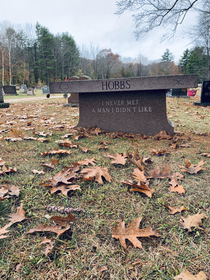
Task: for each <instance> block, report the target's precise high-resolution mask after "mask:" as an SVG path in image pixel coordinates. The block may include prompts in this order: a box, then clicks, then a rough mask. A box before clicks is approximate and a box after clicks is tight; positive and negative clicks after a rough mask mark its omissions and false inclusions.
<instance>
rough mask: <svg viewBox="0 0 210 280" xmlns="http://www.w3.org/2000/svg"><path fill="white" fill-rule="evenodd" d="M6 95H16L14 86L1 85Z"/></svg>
mask: <svg viewBox="0 0 210 280" xmlns="http://www.w3.org/2000/svg"><path fill="white" fill-rule="evenodd" d="M3 89H4V93H5V94H6V95H17V92H16V86H3Z"/></svg>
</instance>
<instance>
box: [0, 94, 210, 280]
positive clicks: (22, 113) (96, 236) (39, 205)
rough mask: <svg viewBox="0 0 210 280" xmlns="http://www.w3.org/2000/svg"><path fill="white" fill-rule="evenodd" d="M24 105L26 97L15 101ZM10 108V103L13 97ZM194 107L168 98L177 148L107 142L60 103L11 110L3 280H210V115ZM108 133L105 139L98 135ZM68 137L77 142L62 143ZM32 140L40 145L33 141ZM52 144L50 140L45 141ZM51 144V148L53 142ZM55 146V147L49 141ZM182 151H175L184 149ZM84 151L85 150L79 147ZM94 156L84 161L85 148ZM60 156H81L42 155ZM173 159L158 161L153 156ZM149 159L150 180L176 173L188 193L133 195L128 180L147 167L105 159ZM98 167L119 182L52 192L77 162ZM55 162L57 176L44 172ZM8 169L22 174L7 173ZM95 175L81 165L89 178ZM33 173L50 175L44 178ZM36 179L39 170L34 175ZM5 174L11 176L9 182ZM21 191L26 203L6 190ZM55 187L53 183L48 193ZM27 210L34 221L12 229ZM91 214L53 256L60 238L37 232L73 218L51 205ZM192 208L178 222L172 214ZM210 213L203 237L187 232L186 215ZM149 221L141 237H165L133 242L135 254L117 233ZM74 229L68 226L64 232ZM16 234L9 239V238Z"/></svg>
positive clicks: (4, 126)
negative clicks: (202, 279) (182, 279)
mask: <svg viewBox="0 0 210 280" xmlns="http://www.w3.org/2000/svg"><path fill="white" fill-rule="evenodd" d="M13 98H16V97H13ZM5 99H7V98H5ZM199 100H200V97H199V96H196V97H194V98H190V99H186V98H180V99H178V98H167V111H168V118H169V119H170V120H171V121H173V122H174V125H175V132H176V133H175V136H174V138H173V139H170V140H167V139H162V140H157V139H155V137H154V136H151V137H142V136H140V135H131V134H122V133H121V134H119V133H101V132H100V131H99V130H95V129H94V128H93V129H92V130H85V131H83V132H82V131H79V130H75V129H73V126H75V125H76V124H77V122H78V115H79V109H78V108H71V107H63V105H62V102H63V100H62V101H61V100H53V99H52V100H50V99H46V100H44V101H37V102H28V103H18V104H10V107H9V108H7V109H1V110H0V139H1V140H0V164H1V165H0V198H1V197H5V196H7V195H8V196H10V197H9V198H6V199H4V200H1V199H0V278H1V279H40V280H41V279H62V280H63V279H145V280H150V279H151V280H154V279H168V280H170V279H173V278H174V277H175V276H176V275H178V274H180V273H181V271H182V270H183V269H187V270H188V271H189V272H190V273H191V274H193V275H196V274H198V273H199V272H200V271H203V273H205V275H206V276H207V277H209V275H210V179H209V170H210V132H209V125H210V107H196V106H193V101H199ZM113 121H114V119H113ZM97 133H98V135H97ZM66 134H71V135H68V136H69V138H61V137H62V136H64V135H66ZM24 137H28V138H29V137H33V138H31V140H29V139H28V140H26V138H24ZM40 138H42V139H40ZM47 139H48V140H47ZM58 140H68V141H71V142H72V143H73V144H74V145H76V146H75V147H72V148H69V147H60V146H59V145H58V143H57V142H56V141H58ZM45 141H46V142H45ZM176 143H177V145H174V144H176ZM79 146H80V147H79ZM81 146H82V147H83V148H89V149H90V150H89V151H87V152H84V151H83V150H82V148H81ZM55 149H58V150H60V149H62V150H67V151H71V154H62V153H60V154H59V153H58V154H53V155H50V154H49V153H48V154H46V155H45V156H44V155H43V156H41V153H44V152H50V151H52V150H54V151H55ZM153 149H154V150H156V151H159V150H160V149H162V150H166V152H167V153H163V154H162V155H159V156H157V155H154V154H152V153H151V151H152V150H153ZM135 150H138V154H139V158H141V157H143V158H145V157H149V158H150V159H151V160H152V161H153V162H152V163H145V167H146V169H145V175H146V176H148V174H149V173H150V172H151V170H154V169H155V168H156V167H159V169H160V170H162V169H163V168H164V167H165V166H167V167H170V168H171V173H174V172H179V173H181V174H182V175H183V176H184V177H183V179H182V180H179V185H181V186H183V188H184V190H185V194H183V193H182V194H179V193H178V192H171V191H170V186H171V185H170V184H169V183H170V181H171V180H170V179H169V178H164V179H154V178H151V179H150V182H149V188H150V189H152V188H154V189H155V192H154V193H153V194H152V197H151V198H150V197H148V196H146V195H145V194H142V193H139V192H131V191H129V187H128V186H127V185H125V184H123V183H122V182H121V181H128V180H133V182H134V178H133V177H132V173H133V172H134V169H136V168H137V166H136V165H134V164H133V163H131V162H130V161H129V159H127V162H126V164H125V165H120V164H112V163H111V161H112V160H113V159H110V158H108V157H105V156H104V154H105V153H109V154H111V155H115V154H116V153H117V154H118V153H127V152H129V153H132V154H133V153H134V152H135ZM93 158H94V160H95V166H101V167H102V168H107V171H108V173H109V174H110V175H111V177H112V180H111V182H109V181H107V180H105V179H104V180H103V184H99V183H98V182H97V181H95V180H93V181H82V180H81V179H80V180H77V181H76V183H75V184H76V185H79V186H80V190H78V189H77V190H71V191H69V192H68V196H66V195H64V194H61V193H60V192H55V193H51V191H50V190H51V187H46V186H44V184H41V183H45V182H47V181H49V180H50V178H51V177H53V176H55V175H56V174H57V173H58V172H60V171H62V170H64V167H71V166H72V165H73V163H77V162H78V161H81V160H84V159H93ZM52 159H59V160H60V161H59V163H57V164H56V165H55V167H54V169H52V168H49V167H44V166H43V164H45V163H49V162H50V161H51V160H52ZM185 160H188V161H189V162H190V163H191V164H193V165H197V164H198V163H199V162H201V161H204V162H205V163H204V164H203V165H202V167H206V170H200V171H198V172H197V173H195V174H190V173H186V172H183V171H182V170H181V169H180V166H185ZM3 161H4V162H5V163H4V165H5V167H6V168H7V170H9V167H11V168H12V169H14V168H16V169H17V171H16V172H9V171H8V172H6V171H5V172H2V170H3V169H4V168H3ZM92 167H93V166H91V165H89V166H85V165H80V167H79V168H80V170H82V169H84V168H92ZM32 170H36V171H44V172H45V173H44V174H34V173H33V171H32ZM34 172H35V171H34ZM2 173H3V174H2ZM8 185H14V186H16V187H19V191H20V193H19V195H18V194H16V195H12V194H10V193H7V194H4V191H5V188H2V186H8ZM45 185H46V184H45ZM21 204H22V205H23V210H24V211H25V217H26V219H25V218H23V220H21V221H19V220H17V222H16V223H13V224H12V225H11V226H10V227H8V228H7V230H8V232H7V233H5V234H2V232H1V230H2V228H3V227H4V226H6V225H7V224H8V223H9V219H10V217H9V215H11V214H14V213H17V209H18V207H20V206H21ZM49 205H50V206H60V207H69V208H81V209H84V210H85V212H81V211H80V212H73V213H72V214H73V215H74V217H75V219H76V221H75V222H71V223H68V224H69V225H70V228H69V229H68V230H66V231H65V232H64V234H62V235H60V236H59V237H58V238H57V239H56V241H55V243H54V244H53V248H51V249H52V250H51V249H49V253H47V252H45V249H46V248H49V243H43V244H41V242H42V241H43V240H45V241H46V239H44V238H47V239H48V241H47V242H50V241H49V240H53V239H55V238H56V236H57V235H56V233H53V232H47V231H41V232H34V233H28V231H29V230H32V229H35V228H36V227H37V226H38V225H40V224H43V225H46V226H47V225H50V226H51V227H52V228H53V227H56V224H55V222H53V221H52V220H50V219H49V217H50V216H62V217H66V216H67V214H60V213H57V212H49V211H47V210H46V207H47V206H49ZM182 206H183V207H185V208H186V210H185V211H182V212H181V213H176V214H174V215H171V214H170V211H169V208H168V207H177V208H180V207H182ZM198 213H204V214H205V215H206V217H205V218H204V219H203V220H202V225H200V228H198V227H197V228H195V227H192V228H190V229H191V231H188V230H187V229H184V227H183V226H182V225H181V222H180V219H181V216H182V217H184V218H186V217H188V216H189V215H190V216H192V215H195V214H198ZM138 217H141V218H142V221H141V223H140V226H139V227H140V228H141V229H143V228H146V227H147V226H149V225H151V226H152V228H153V229H154V230H156V231H157V232H158V233H159V234H160V236H159V237H155V236H151V237H150V238H147V237H143V238H138V240H139V241H141V243H142V249H140V248H138V247H137V248H135V247H134V245H133V244H132V243H131V242H130V241H129V240H128V239H126V245H127V250H125V249H124V247H123V246H122V245H121V244H120V241H119V239H115V238H113V237H112V230H113V228H114V227H115V224H116V225H119V221H121V220H122V219H123V220H124V221H125V225H126V227H129V226H130V224H131V222H132V221H133V219H134V218H138ZM64 227H65V226H64ZM4 235H7V237H6V238H4V237H3V236H4Z"/></svg>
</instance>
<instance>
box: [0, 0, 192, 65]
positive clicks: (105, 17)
mask: <svg viewBox="0 0 210 280" xmlns="http://www.w3.org/2000/svg"><path fill="white" fill-rule="evenodd" d="M115 2H116V0H60V1H58V0H56V1H55V0H35V1H30V0H7V1H6V0H1V3H0V9H1V14H0V21H1V22H2V21H5V20H7V21H9V22H11V23H13V24H21V25H24V24H26V23H31V24H36V22H37V21H38V22H39V23H40V24H41V25H42V26H45V27H47V28H48V29H49V31H50V32H51V33H53V34H57V33H62V32H69V34H71V35H72V36H73V37H74V39H75V41H76V43H77V45H78V46H79V47H80V48H81V46H82V45H85V46H87V47H89V46H90V44H91V43H92V44H94V45H96V46H99V47H100V49H104V48H107V49H109V48H111V50H112V52H113V53H114V54H116V53H117V54H119V55H120V56H121V57H131V58H137V57H138V56H139V55H143V56H146V57H147V58H148V59H149V60H156V59H160V58H161V56H162V55H163V53H164V52H165V50H166V49H167V48H168V49H169V50H170V51H171V52H172V53H173V55H174V57H175V62H178V60H179V59H180V57H181V55H182V54H183V52H184V50H185V49H186V48H190V47H192V45H189V43H190V40H189V39H187V37H186V38H185V36H183V35H182V30H183V27H181V28H179V30H178V34H177V35H176V37H175V38H174V39H172V40H171V41H170V42H169V41H165V42H163V43H161V42H160V38H161V31H160V30H155V31H154V32H152V33H149V34H148V36H147V37H146V38H144V39H140V40H138V41H136V40H135V37H134V35H133V30H134V28H133V22H132V17H131V13H129V12H127V13H125V14H123V15H122V16H121V17H119V16H117V15H115V14H114V13H115V12H116V6H115ZM191 20H192V18H191ZM188 22H189V21H188Z"/></svg>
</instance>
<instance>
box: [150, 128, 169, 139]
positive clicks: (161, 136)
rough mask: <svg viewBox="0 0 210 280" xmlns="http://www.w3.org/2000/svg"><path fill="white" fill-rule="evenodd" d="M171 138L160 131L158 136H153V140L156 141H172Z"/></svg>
mask: <svg viewBox="0 0 210 280" xmlns="http://www.w3.org/2000/svg"><path fill="white" fill-rule="evenodd" d="M172 138H173V137H172V136H171V134H170V133H169V134H167V133H166V132H165V131H164V130H163V131H160V132H159V133H158V134H156V135H155V136H154V139H156V140H162V139H167V140H170V139H172Z"/></svg>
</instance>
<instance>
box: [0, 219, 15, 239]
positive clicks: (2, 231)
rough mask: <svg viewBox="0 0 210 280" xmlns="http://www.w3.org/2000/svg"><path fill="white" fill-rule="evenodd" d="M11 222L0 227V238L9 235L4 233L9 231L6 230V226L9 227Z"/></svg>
mask: <svg viewBox="0 0 210 280" xmlns="http://www.w3.org/2000/svg"><path fill="white" fill-rule="evenodd" d="M12 224H13V223H12V222H10V223H9V224H7V225H6V226H4V227H2V228H0V239H4V238H7V237H9V236H8V235H5V234H7V233H8V232H9V230H7V228H8V227H10V226H11V225H12Z"/></svg>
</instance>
